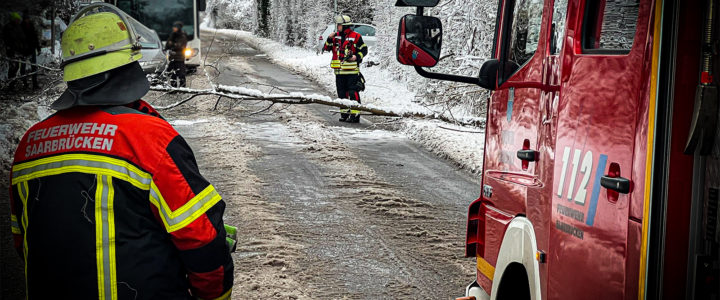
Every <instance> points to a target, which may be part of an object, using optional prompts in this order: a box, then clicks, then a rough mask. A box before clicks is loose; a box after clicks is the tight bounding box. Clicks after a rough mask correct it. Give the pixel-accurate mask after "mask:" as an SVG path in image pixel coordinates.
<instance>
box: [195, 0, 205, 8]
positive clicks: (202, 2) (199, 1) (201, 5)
mask: <svg viewBox="0 0 720 300" xmlns="http://www.w3.org/2000/svg"><path fill="white" fill-rule="evenodd" d="M205 1H206V0H197V9H198V11H205V8H207V3H206V2H205Z"/></svg>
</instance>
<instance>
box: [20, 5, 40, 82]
mask: <svg viewBox="0 0 720 300" xmlns="http://www.w3.org/2000/svg"><path fill="white" fill-rule="evenodd" d="M22 17H23V19H22V24H21V25H22V28H23V33H24V34H25V42H26V43H27V44H26V45H25V47H24V48H25V49H24V50H25V52H24V53H23V56H25V57H24V59H25V60H27V61H29V62H30V63H29V65H30V72H31V74H32V75H31V77H32V88H33V89H34V90H35V89H37V88H38V81H37V78H38V76H37V71H38V68H37V56H38V55H40V40H39V39H38V31H37V29H36V28H35V23H34V22H33V21H32V19H31V17H30V12H29V11H28V10H27V9H26V10H25V11H24V12H23V16H22ZM23 82H24V83H25V85H27V78H23Z"/></svg>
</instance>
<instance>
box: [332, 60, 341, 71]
mask: <svg viewBox="0 0 720 300" xmlns="http://www.w3.org/2000/svg"><path fill="white" fill-rule="evenodd" d="M330 67H331V68H333V69H339V68H340V60H339V59H333V60H332V61H330Z"/></svg>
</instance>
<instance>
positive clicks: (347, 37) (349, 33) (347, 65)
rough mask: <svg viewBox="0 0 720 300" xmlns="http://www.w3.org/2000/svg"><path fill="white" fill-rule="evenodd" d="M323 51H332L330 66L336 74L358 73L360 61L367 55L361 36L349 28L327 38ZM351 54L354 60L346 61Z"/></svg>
mask: <svg viewBox="0 0 720 300" xmlns="http://www.w3.org/2000/svg"><path fill="white" fill-rule="evenodd" d="M323 49H324V50H325V51H332V61H330V67H331V68H333V69H334V70H335V74H336V75H349V74H358V73H360V63H361V62H362V60H363V58H364V57H365V56H367V53H368V48H367V45H366V44H365V42H363V39H362V36H361V35H360V34H359V33H357V32H355V31H353V30H352V29H350V28H346V29H345V30H343V32H341V33H336V34H335V37H334V38H330V37H328V38H327V41H325V47H324V48H323ZM353 55H355V56H356V60H355V61H347V60H348V59H350V58H351V57H352V56H353Z"/></svg>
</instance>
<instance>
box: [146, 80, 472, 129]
mask: <svg viewBox="0 0 720 300" xmlns="http://www.w3.org/2000/svg"><path fill="white" fill-rule="evenodd" d="M150 89H151V90H154V91H159V92H178V93H185V94H190V95H191V96H190V97H188V98H186V99H183V100H181V101H178V102H176V103H173V104H170V105H167V106H162V107H156V108H157V109H158V110H166V109H171V108H175V107H178V106H180V105H182V104H184V103H187V102H188V101H190V100H192V99H194V98H195V97H197V96H201V95H215V96H221V97H226V98H230V99H235V100H243V101H244V100H250V101H258V100H262V101H270V102H273V103H284V104H322V105H327V106H332V107H337V108H341V109H348V108H349V109H353V110H358V111H362V112H367V113H370V114H373V115H376V116H385V117H400V118H418V119H436V120H441V121H445V122H448V123H453V124H458V125H470V126H477V127H485V119H484V118H453V117H452V116H446V115H444V114H437V113H434V112H427V113H424V112H417V111H393V110H390V109H383V108H380V107H375V106H369V105H363V104H360V103H357V102H355V101H353V100H348V99H331V98H329V97H322V96H306V95H302V94H264V93H262V92H260V91H257V90H250V89H248V90H246V91H245V92H242V91H236V90H233V89H232V87H228V86H217V87H216V88H215V89H205V90H198V89H188V88H170V87H160V86H153V87H151V88H150Z"/></svg>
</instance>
